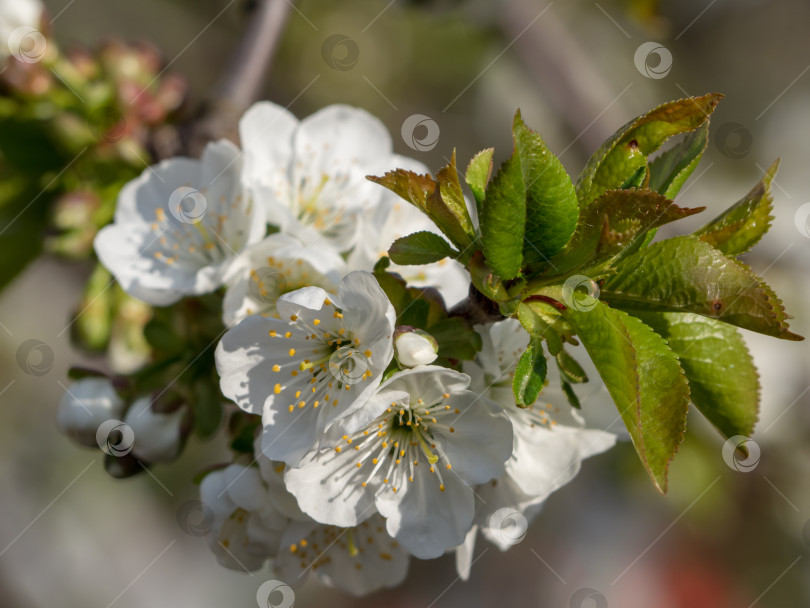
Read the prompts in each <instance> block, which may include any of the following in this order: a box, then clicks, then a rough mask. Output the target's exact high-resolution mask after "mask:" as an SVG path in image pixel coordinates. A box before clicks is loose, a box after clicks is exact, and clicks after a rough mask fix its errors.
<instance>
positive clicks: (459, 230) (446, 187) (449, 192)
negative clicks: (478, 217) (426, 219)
mask: <svg viewBox="0 0 810 608" xmlns="http://www.w3.org/2000/svg"><path fill="white" fill-rule="evenodd" d="M436 180H437V181H438V182H439V187H438V189H437V190H436V191H435V192H434V193H433V196H432V197H431V202H430V206H429V213H428V215H430V217H431V219H433V221H434V222H436V225H437V226H438V227H439V228H441V230H442V232H444V233H445V234H446V235H447V237H448V238H449V239H450V240H451V241H452V242H453V244H454V245H455V246H456V247H458V248H459V249H460V250H461V251H462V252H465V250H466V248H467V247H469V246H470V245H471V244H472V242H473V241H474V240H475V228H474V227H473V223H472V219H471V218H470V212H469V211H467V201H465V200H464V192H463V191H462V190H461V184H460V183H459V181H458V170H457V169H456V151H455V149H454V150H453V156H452V157H451V158H450V164H449V165H447V166H445V167H442V168H441V169H440V170H439V172H438V173H437V174H436Z"/></svg>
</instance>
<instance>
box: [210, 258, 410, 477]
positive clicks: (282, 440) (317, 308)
mask: <svg viewBox="0 0 810 608" xmlns="http://www.w3.org/2000/svg"><path fill="white" fill-rule="evenodd" d="M276 309H277V311H278V314H279V315H280V317H281V318H271V317H266V316H262V315H254V316H251V317H248V318H247V319H245V320H244V321H242V322H241V323H240V324H239V325H237V326H236V327H234V328H233V329H231V330H229V331H228V332H227V333H226V334H225V336H223V338H222V341H221V342H220V344H219V346H218V347H217V351H216V359H217V369H218V371H219V375H220V378H221V386H222V392H223V394H224V395H225V396H226V397H228V398H229V399H232V400H233V401H235V402H236V404H237V405H239V407H241V408H242V409H243V410H245V411H248V412H251V413H254V414H261V415H262V423H263V426H264V429H263V435H264V444H263V451H264V454H265V456H267V457H268V458H271V459H273V460H280V461H284V462H287V463H288V464H295V463H297V462H298V461H299V460H300V459H301V458H302V457H303V456H304V455H305V454H306V453H307V452H309V451H311V450H312V449H314V448H316V447H317V446H318V444H319V442H320V440H321V439H322V436H323V433H324V431H325V430H327V429H328V428H329V427H330V426H331V425H335V424H338V423H339V422H340V421H341V420H343V419H345V418H347V416H348V415H349V414H351V413H352V412H354V411H356V410H358V409H360V408H361V407H365V403H366V401H367V400H368V398H369V397H370V396H371V395H372V394H373V392H374V390H375V389H376V388H377V386H378V385H379V383H380V380H381V378H382V374H383V372H384V371H385V368H386V367H387V366H388V364H389V363H390V362H391V359H392V357H393V333H394V318H395V313H394V308H393V306H391V303H390V302H389V301H388V298H387V297H386V296H385V293H384V292H383V291H382V289H381V288H380V286H379V285H378V284H377V281H376V279H374V277H373V276H372V275H371V274H369V273H366V272H360V271H356V272H352V273H349V274H348V275H347V276H346V277H345V278H344V279H343V280H342V281H341V283H340V285H339V286H338V293H337V294H336V295H330V294H328V293H327V292H326V291H325V290H323V289H321V288H319V287H305V288H303V289H299V290H296V291H293V292H290V293H287V294H285V295H283V296H281V297H280V298H279V299H278V301H277V302H276ZM383 409H384V407H383ZM380 411H381V410H378V411H376V412H374V413H373V415H376V414H379V412H380ZM372 417H373V416H372ZM339 428H343V427H342V426H340V427H339Z"/></svg>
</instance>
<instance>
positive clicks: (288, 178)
mask: <svg viewBox="0 0 810 608" xmlns="http://www.w3.org/2000/svg"><path fill="white" fill-rule="evenodd" d="M239 133H240V138H241V141H242V146H243V148H244V151H245V183H246V184H247V185H248V187H249V189H250V190H251V192H252V193H253V195H254V196H255V198H256V200H257V201H260V202H261V203H262V204H263V205H264V206H265V208H266V210H267V219H268V222H269V223H270V224H272V225H274V226H277V227H279V228H280V229H281V231H282V232H286V233H289V234H293V235H295V236H297V237H298V238H300V239H301V240H302V241H303V242H304V243H306V244H311V243H315V242H320V243H324V244H328V245H330V246H332V247H334V248H335V249H336V250H337V251H339V252H341V253H343V252H348V251H350V250H351V249H352V247H354V246H355V245H356V244H357V242H358V236H359V227H360V222H361V219H362V217H363V216H364V215H367V214H370V213H373V212H374V210H375V209H376V208H377V206H378V205H379V204H380V201H381V200H383V199H384V198H388V199H391V200H393V198H394V197H393V195H392V194H391V193H389V192H387V191H386V189H385V188H382V187H380V186H378V185H376V184H373V183H371V182H369V181H368V180H367V179H366V176H367V175H381V174H382V173H384V172H385V171H389V170H392V169H395V168H396V167H398V166H402V165H404V164H406V162H407V160H405V161H404V162H403V160H404V159H402V157H398V156H396V155H394V154H393V152H392V144H391V136H390V135H389V134H388V131H387V129H386V128H385V126H384V125H383V124H382V123H381V122H380V121H379V120H378V119H377V118H375V117H374V116H372V115H371V114H369V113H368V112H366V111H364V110H360V109H358V108H352V107H349V106H344V105H332V106H328V107H326V108H323V109H322V110H320V111H318V112H316V113H315V114H313V115H312V116H309V117H307V118H305V119H304V120H301V121H299V120H298V119H297V118H296V117H295V116H293V114H292V113H290V112H289V111H288V110H286V109H284V108H282V107H281V106H277V105H275V104H273V103H270V102H260V103H257V104H255V105H254V106H253V107H252V108H250V109H249V110H248V111H247V113H246V114H245V115H244V116H243V117H242V120H241V121H240V124H239ZM354 268H355V269H357V268H360V267H358V266H355V267H354ZM364 268H366V269H368V267H364Z"/></svg>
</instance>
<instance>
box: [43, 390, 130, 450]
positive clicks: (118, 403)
mask: <svg viewBox="0 0 810 608" xmlns="http://www.w3.org/2000/svg"><path fill="white" fill-rule="evenodd" d="M123 409H124V402H123V400H122V399H121V397H120V396H119V395H118V393H117V392H116V390H115V388H114V387H113V385H112V382H110V380H109V379H107V378H84V379H83V380H79V381H78V382H75V383H74V384H72V385H71V387H70V388H69V389H68V391H67V392H66V393H65V394H64V395H62V398H61V399H60V400H59V406H58V411H57V415H56V424H57V426H58V427H59V430H60V431H61V432H62V433H64V434H65V435H67V436H68V437H70V438H71V439H73V440H74V441H75V442H76V443H79V444H80V445H84V446H88V447H97V445H98V444H97V442H96V432H97V431H98V427H99V425H101V424H102V423H103V422H106V421H107V420H110V419H115V418H118V417H120V416H121V413H122V412H123Z"/></svg>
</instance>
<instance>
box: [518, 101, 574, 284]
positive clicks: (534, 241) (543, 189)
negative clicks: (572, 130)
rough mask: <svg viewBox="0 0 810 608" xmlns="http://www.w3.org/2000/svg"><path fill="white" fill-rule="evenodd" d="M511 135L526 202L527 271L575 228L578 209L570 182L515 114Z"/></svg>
mask: <svg viewBox="0 0 810 608" xmlns="http://www.w3.org/2000/svg"><path fill="white" fill-rule="evenodd" d="M512 134H513V136H514V139H515V150H516V152H517V155H518V157H519V159H520V168H521V171H522V174H523V189H524V192H525V198H526V242H525V244H524V245H523V259H524V260H525V263H526V265H527V266H528V267H529V268H532V267H533V266H538V265H541V264H544V263H545V262H547V261H548V258H550V257H551V256H553V255H554V254H555V253H557V252H558V251H560V250H561V249H562V248H563V247H564V246H565V244H566V243H567V242H568V240H569V239H570V238H571V235H572V234H573V233H574V229H575V228H576V226H577V219H578V217H579V205H578V203H577V195H576V192H575V191H574V185H573V184H572V183H571V178H570V177H568V173H566V171H565V168H564V167H563V165H562V163H561V162H560V161H559V159H558V158H557V157H556V156H554V154H552V153H551V151H550V150H549V149H548V147H547V146H546V144H545V142H544V141H543V138H542V137H540V135H539V134H538V133H535V132H534V131H532V130H531V129H529V128H528V127H527V126H526V125H525V123H524V122H523V118H522V117H521V115H520V111H519V110H518V112H517V113H516V114H515V120H514V124H513V126H512Z"/></svg>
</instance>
